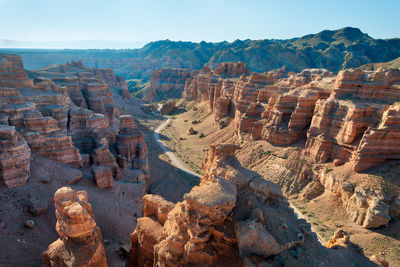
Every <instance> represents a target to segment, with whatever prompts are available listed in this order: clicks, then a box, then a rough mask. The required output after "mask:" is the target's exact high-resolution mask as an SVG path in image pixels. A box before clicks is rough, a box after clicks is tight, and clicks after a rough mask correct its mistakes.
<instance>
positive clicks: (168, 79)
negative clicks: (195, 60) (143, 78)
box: [142, 68, 192, 101]
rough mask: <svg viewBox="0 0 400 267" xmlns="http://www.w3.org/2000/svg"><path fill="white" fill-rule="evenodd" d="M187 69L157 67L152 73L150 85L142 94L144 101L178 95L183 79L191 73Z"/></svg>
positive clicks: (183, 82)
mask: <svg viewBox="0 0 400 267" xmlns="http://www.w3.org/2000/svg"><path fill="white" fill-rule="evenodd" d="M191 73H192V71H191V70H189V69H172V68H171V69H159V70H155V71H153V73H152V76H151V79H150V86H149V88H147V89H146V91H145V93H144V94H143V97H142V98H143V99H144V100H146V101H154V100H160V99H163V98H166V97H179V96H180V95H181V94H182V91H183V88H185V81H186V79H187V78H188V77H189V76H190V75H191Z"/></svg>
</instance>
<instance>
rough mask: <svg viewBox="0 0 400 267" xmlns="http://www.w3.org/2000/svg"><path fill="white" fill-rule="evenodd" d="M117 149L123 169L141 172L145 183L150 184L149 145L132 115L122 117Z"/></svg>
mask: <svg viewBox="0 0 400 267" xmlns="http://www.w3.org/2000/svg"><path fill="white" fill-rule="evenodd" d="M119 120H120V125H119V131H118V134H117V140H116V142H115V147H116V149H117V153H118V158H117V161H118V164H119V165H120V167H121V168H129V169H136V170H140V171H141V172H142V174H144V176H143V177H144V179H145V181H144V182H145V183H146V185H147V186H149V185H150V184H149V183H150V181H149V179H150V174H149V165H148V159H147V157H148V152H147V145H146V142H145V140H144V136H143V134H142V133H141V132H140V130H139V129H138V127H137V125H136V123H135V122H134V120H133V117H132V116H131V115H121V116H120V117H119ZM139 182H140V181H139Z"/></svg>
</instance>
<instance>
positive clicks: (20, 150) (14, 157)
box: [0, 124, 31, 187]
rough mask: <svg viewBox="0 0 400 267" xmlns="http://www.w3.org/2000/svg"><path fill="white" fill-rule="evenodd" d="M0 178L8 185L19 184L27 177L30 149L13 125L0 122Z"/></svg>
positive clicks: (24, 181) (22, 183)
mask: <svg viewBox="0 0 400 267" xmlns="http://www.w3.org/2000/svg"><path fill="white" fill-rule="evenodd" d="M0 150H1V153H0V178H1V182H2V183H4V184H5V185H6V186H8V187H14V186H21V185H24V184H25V183H26V181H27V180H28V178H29V175H30V173H29V169H30V159H31V150H30V148H29V146H28V144H27V143H26V141H25V139H24V138H23V137H22V135H21V134H20V133H19V132H17V131H16V130H15V127H14V126H9V125H4V124H0Z"/></svg>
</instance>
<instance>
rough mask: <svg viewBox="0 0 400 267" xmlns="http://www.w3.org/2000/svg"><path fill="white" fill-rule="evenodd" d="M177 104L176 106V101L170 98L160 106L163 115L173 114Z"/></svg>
mask: <svg viewBox="0 0 400 267" xmlns="http://www.w3.org/2000/svg"><path fill="white" fill-rule="evenodd" d="M175 106H176V102H175V101H173V100H169V101H167V102H165V103H164V104H163V105H162V106H161V108H160V113H161V114H162V115H168V114H171V113H172V112H174V110H175Z"/></svg>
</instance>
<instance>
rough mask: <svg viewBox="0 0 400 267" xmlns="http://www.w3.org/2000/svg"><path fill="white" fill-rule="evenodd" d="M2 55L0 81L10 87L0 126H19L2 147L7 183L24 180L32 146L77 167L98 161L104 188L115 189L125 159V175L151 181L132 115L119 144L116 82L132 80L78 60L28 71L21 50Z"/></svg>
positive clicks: (4, 93) (0, 90)
mask: <svg viewBox="0 0 400 267" xmlns="http://www.w3.org/2000/svg"><path fill="white" fill-rule="evenodd" d="M0 59H1V62H0V63H1V64H3V65H1V66H0V74H1V75H2V76H1V77H0V83H1V85H2V86H7V87H1V86H0V124H2V125H3V124H4V127H10V129H11V128H12V129H14V130H10V131H9V130H7V131H9V132H10V133H8V134H5V135H4V136H5V137H4V138H5V140H6V139H7V140H9V141H10V142H9V144H6V142H4V144H3V146H4V148H3V149H2V150H0V154H2V157H3V163H4V164H3V165H4V166H3V167H2V168H1V170H2V181H3V182H5V183H6V184H7V185H8V186H16V185H23V184H25V182H26V180H27V178H28V177H29V161H30V156H31V152H32V153H33V154H34V155H37V156H42V157H47V158H49V159H52V160H55V161H57V162H59V163H62V164H68V165H73V166H74V167H79V168H80V167H85V168H89V167H91V166H92V172H93V174H94V178H95V180H96V181H97V184H98V185H99V186H100V187H112V183H113V179H120V178H121V171H120V166H119V164H121V168H122V169H126V168H127V167H128V168H129V169H130V170H129V171H125V172H124V173H123V176H124V177H123V178H124V179H125V180H127V181H130V182H140V181H142V180H143V181H145V180H148V178H149V170H148V163H147V147H146V144H145V142H144V138H143V135H142V134H141V133H140V131H139V130H138V129H137V126H136V125H135V124H134V123H133V120H132V123H133V124H132V125H130V124H129V123H126V122H124V120H123V118H122V119H121V126H122V128H121V130H120V132H119V139H118V144H117V143H116V134H117V132H118V131H117V130H116V129H115V127H114V115H115V111H114V104H113V98H112V92H111V91H110V88H111V89H112V90H114V91H115V90H119V89H118V88H120V89H121V88H123V87H124V86H125V85H126V84H125V82H124V81H123V80H121V79H120V78H118V77H117V76H115V74H114V73H113V71H112V70H110V69H100V70H97V69H87V68H85V67H84V66H83V64H82V62H80V61H78V62H75V61H72V62H71V63H67V64H63V65H52V66H49V67H47V68H44V69H41V70H33V71H25V70H24V69H23V65H22V61H21V59H20V58H19V57H18V56H13V55H3V54H0ZM103 79H104V80H103ZM107 83H108V84H109V85H108V84H107ZM121 90H122V89H121ZM116 125H118V124H116ZM4 129H6V128H4ZM11 133H12V134H11ZM3 152H4V153H3ZM12 159H19V160H20V162H12ZM117 160H118V163H117ZM79 172H80V171H79ZM110 172H111V175H109V173H110ZM79 177H82V175H80V176H79ZM73 181H74V182H75V181H77V179H75V180H73ZM68 184H69V183H68Z"/></svg>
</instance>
